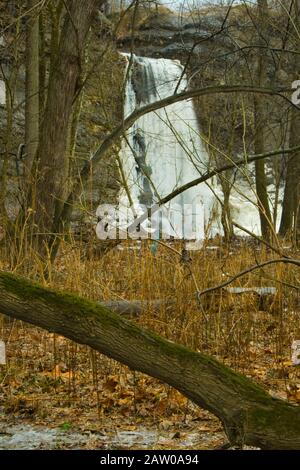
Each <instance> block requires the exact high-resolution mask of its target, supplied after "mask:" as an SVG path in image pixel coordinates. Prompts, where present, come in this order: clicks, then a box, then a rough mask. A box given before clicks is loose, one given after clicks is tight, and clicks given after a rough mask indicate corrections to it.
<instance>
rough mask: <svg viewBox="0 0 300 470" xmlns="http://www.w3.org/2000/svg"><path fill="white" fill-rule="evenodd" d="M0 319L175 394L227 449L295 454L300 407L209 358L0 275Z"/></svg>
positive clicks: (85, 304) (87, 305)
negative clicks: (218, 431)
mask: <svg viewBox="0 0 300 470" xmlns="http://www.w3.org/2000/svg"><path fill="white" fill-rule="evenodd" d="M0 312H1V313H3V314H5V315H8V316H10V317H13V318H16V319H19V320H23V321H26V322H28V323H31V324H33V325H36V326H39V327H41V328H44V329H46V330H48V331H52V332H55V333H58V334H60V335H62V336H65V337H66V338H69V339H71V340H73V341H75V342H77V343H81V344H86V345H88V346H90V347H91V348H93V349H95V350H97V351H100V352H101V353H102V354H105V355H106V356H109V357H111V358H113V359H115V360H117V361H119V362H121V363H123V364H126V365H128V366H129V367H131V368H132V369H135V370H138V371H141V372H144V373H145V374H148V375H150V376H152V377H156V378H158V379H160V380H162V381H164V382H166V383H168V384H169V385H171V386H172V387H174V388H176V389H177V390H179V391H180V392H181V393H182V394H184V395H185V396H186V397H187V398H189V399H190V400H192V401H193V402H194V403H196V404H197V405H199V406H200V407H202V408H205V409H207V410H209V411H210V412H211V413H213V414H214V415H215V416H217V417H218V418H219V419H220V420H221V421H222V423H223V426H224V429H225V432H226V434H227V436H228V439H229V441H230V443H231V444H234V445H239V446H241V445H243V444H248V445H253V446H257V447H260V448H262V449H300V408H299V407H298V406H293V405H291V404H289V403H287V402H285V401H283V400H279V399H276V398H273V397H272V396H270V395H269V394H268V393H267V392H266V391H265V390H263V389H262V388H261V387H259V386H258V385H256V384H255V383H254V382H252V381H251V380H249V379H248V378H247V377H245V376H243V375H241V374H239V373H236V372H234V371H233V370H231V369H229V368H228V367H226V366H224V365H223V364H221V363H220V362H218V361H217V360H215V359H213V358H212V357H209V356H206V355H204V354H201V353H197V352H194V351H192V350H190V349H188V348H186V347H184V346H181V345H178V344H175V343H173V342H171V341H168V340H166V339H164V338H162V337H160V336H158V335H155V334H154V333H151V332H149V331H146V330H145V329H143V328H140V327H139V326H137V325H135V324H134V323H133V322H131V321H129V320H127V319H124V318H121V316H119V315H117V314H116V313H113V312H111V311H109V310H108V309H107V308H105V307H103V306H101V305H99V304H95V303H93V302H90V301H88V300H85V299H82V298H79V297H77V296H74V295H71V294H64V293H61V292H55V291H52V290H50V289H46V288H44V287H41V286H39V285H37V284H35V283H33V282H30V281H28V280H24V279H21V278H18V277H16V276H14V275H12V274H9V273H4V272H0Z"/></svg>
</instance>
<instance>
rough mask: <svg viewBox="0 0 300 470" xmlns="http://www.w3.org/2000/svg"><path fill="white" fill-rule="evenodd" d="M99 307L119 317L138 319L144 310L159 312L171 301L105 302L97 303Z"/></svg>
mask: <svg viewBox="0 0 300 470" xmlns="http://www.w3.org/2000/svg"><path fill="white" fill-rule="evenodd" d="M98 303H99V305H102V306H103V307H105V308H108V309H109V310H112V311H113V312H116V313H118V314H119V315H124V316H126V317H138V316H139V315H141V314H142V313H143V312H144V311H145V310H147V309H148V308H151V309H153V310H159V308H160V307H161V306H164V305H171V304H172V303H174V302H172V301H171V300H162V299H157V300H150V301H147V300H106V301H100V302H98Z"/></svg>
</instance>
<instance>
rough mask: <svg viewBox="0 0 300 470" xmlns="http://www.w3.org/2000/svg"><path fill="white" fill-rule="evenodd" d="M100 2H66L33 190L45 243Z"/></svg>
mask: <svg viewBox="0 0 300 470" xmlns="http://www.w3.org/2000/svg"><path fill="white" fill-rule="evenodd" d="M97 3H98V2H97V0H76V1H75V0H69V1H68V2H67V3H66V8H67V11H66V14H65V22H64V25H63V28H62V32H61V36H60V43H59V47H58V53H57V56H56V61H54V62H53V64H52V67H51V68H52V70H51V73H50V78H49V84H48V94H47V104H46V108H45V113H44V118H43V122H42V125H41V131H40V142H39V146H38V150H37V157H38V158H37V164H36V168H35V173H36V184H35V187H34V188H33V190H32V191H31V194H30V199H31V200H32V204H33V208H34V209H35V223H36V225H37V227H38V229H37V233H39V234H41V235H42V242H43V243H42V244H43V245H44V246H45V245H46V244H47V240H48V239H49V234H50V233H52V228H53V223H54V219H55V214H56V212H59V208H60V207H61V205H62V204H63V202H64V200H63V199H64V197H63V196H64V187H65V184H66V179H67V168H68V166H67V162H66V159H67V154H66V146H67V138H68V129H69V121H70V117H71V115H72V106H73V101H74V98H75V95H76V92H77V91H78V87H79V86H80V85H79V81H80V80H79V79H80V75H81V69H82V59H83V51H84V46H85V41H86V36H87V32H88V30H89V28H90V25H91V21H92V15H93V12H94V9H95V6H96V4H97ZM38 246H41V244H38Z"/></svg>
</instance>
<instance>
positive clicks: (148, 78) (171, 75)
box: [120, 55, 215, 239]
mask: <svg viewBox="0 0 300 470" xmlns="http://www.w3.org/2000/svg"><path fill="white" fill-rule="evenodd" d="M125 57H126V58H127V61H128V63H129V57H130V56H128V55H125ZM127 75H128V77H127V83H126V100H125V111H124V114H125V117H127V116H128V115H130V114H131V113H132V112H133V111H134V110H136V109H138V108H139V107H141V106H144V105H146V104H149V103H152V102H155V101H157V100H160V99H163V98H165V97H167V96H170V95H172V94H174V91H175V89H176V86H177V85H178V82H179V86H178V89H177V92H178V93H180V92H182V91H184V90H186V89H187V78H186V76H185V74H184V70H183V66H182V65H181V64H180V62H179V61H175V60H168V59H151V58H146V57H137V56H134V57H133V58H132V63H131V66H130V69H129V71H128V74H127ZM120 161H121V165H122V170H123V174H124V175H125V180H126V186H127V187H126V189H124V188H122V190H121V194H120V203H121V205H122V206H123V207H128V206H130V204H131V203H133V204H134V207H135V208H139V207H144V208H145V207H151V206H152V205H153V204H154V203H156V202H158V200H159V198H161V197H164V196H166V195H167V194H169V193H171V192H172V191H174V189H176V188H178V187H180V186H181V185H183V184H185V183H188V182H190V181H192V180H193V179H195V178H198V177H199V176H200V175H201V174H203V173H205V172H206V171H207V168H208V154H207V151H206V149H205V146H204V144H203V142H202V141H201V138H200V136H199V127H198V123H197V117H196V113H195V110H194V106H193V102H192V100H187V101H181V102H178V103H174V104H171V105H169V106H167V107H166V108H162V109H159V110H157V111H155V112H150V113H148V114H146V115H144V116H142V117H141V118H139V119H138V120H137V121H136V122H135V123H134V125H133V126H132V127H131V128H130V129H129V130H128V131H127V132H126V137H125V138H124V140H123V144H122V148H121V152H120ZM214 201H215V196H214V194H213V192H212V191H211V189H210V188H209V187H208V186H207V185H206V184H201V185H199V186H195V187H193V188H190V189H188V190H186V191H185V192H184V193H182V194H180V195H179V196H177V197H175V198H174V199H173V200H172V201H171V202H170V203H169V204H167V207H165V211H164V213H163V217H164V218H168V219H169V220H168V222H169V224H165V227H168V228H167V229H166V230H165V231H167V232H169V234H170V235H173V236H175V237H177V238H193V237H190V233H186V231H187V230H188V231H190V230H191V228H188V229H187V228H186V224H184V223H183V218H182V213H181V211H180V210H179V208H180V207H181V208H183V207H187V205H189V206H188V207H193V209H192V211H193V232H194V233H195V234H196V235H195V237H194V238H195V239H203V238H204V224H205V225H206V226H207V225H208V224H209V219H210V216H211V213H212V209H213V205H214ZM195 211H196V212H195ZM137 212H139V210H137ZM168 214H169V216H168ZM171 219H172V220H171Z"/></svg>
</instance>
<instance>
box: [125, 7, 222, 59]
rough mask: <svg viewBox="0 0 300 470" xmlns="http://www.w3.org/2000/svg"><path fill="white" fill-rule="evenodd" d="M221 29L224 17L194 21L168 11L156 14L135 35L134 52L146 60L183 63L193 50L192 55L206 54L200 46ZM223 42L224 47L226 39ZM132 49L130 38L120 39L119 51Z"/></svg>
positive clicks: (202, 18)
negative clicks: (160, 58) (175, 60)
mask: <svg viewBox="0 0 300 470" xmlns="http://www.w3.org/2000/svg"><path fill="white" fill-rule="evenodd" d="M221 26H222V18H218V17H217V16H215V15H203V16H201V18H198V19H197V18H194V19H192V18H191V17H187V16H181V15H180V14H179V13H177V12H171V11H169V10H167V11H166V12H163V13H161V12H159V13H157V14H155V13H154V14H152V15H149V17H148V18H147V19H146V20H145V22H143V23H142V24H141V25H140V26H139V27H138V30H137V31H136V32H135V35H134V47H133V49H134V52H135V53H136V54H137V55H140V56H144V57H153V58H159V57H163V58H168V59H181V60H182V59H185V58H186V56H187V54H189V53H190V51H191V50H192V54H193V55H195V54H196V55H198V54H200V53H203V52H204V50H205V48H204V47H203V46H202V44H201V43H203V42H204V41H205V40H206V39H207V38H209V37H211V35H212V34H213V33H214V32H215V31H217V30H218V29H220V28H221ZM222 42H223V44H224V40H222ZM195 43H199V44H195ZM131 46H132V36H131V35H128V36H126V35H124V36H123V37H121V38H119V40H118V47H119V49H121V50H124V51H126V52H128V51H129V50H130V49H131Z"/></svg>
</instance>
